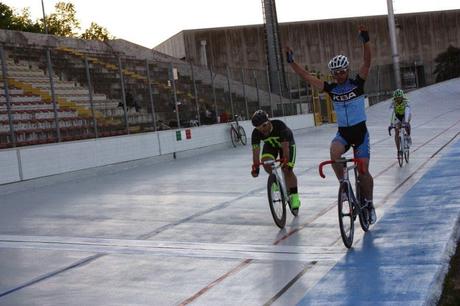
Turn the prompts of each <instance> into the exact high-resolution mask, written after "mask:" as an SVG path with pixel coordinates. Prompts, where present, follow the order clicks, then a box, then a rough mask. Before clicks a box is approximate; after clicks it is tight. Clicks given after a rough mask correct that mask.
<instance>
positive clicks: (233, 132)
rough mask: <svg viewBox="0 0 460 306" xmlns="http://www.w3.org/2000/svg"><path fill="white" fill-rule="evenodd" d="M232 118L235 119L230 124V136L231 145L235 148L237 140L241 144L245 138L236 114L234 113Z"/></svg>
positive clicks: (244, 141)
mask: <svg viewBox="0 0 460 306" xmlns="http://www.w3.org/2000/svg"><path fill="white" fill-rule="evenodd" d="M234 118H235V119H234V120H235V121H234V122H232V123H231V124H230V138H231V140H232V144H233V146H234V147H235V148H236V145H237V144H238V143H239V142H241V144H242V145H246V143H247V138H246V132H245V130H244V128H243V127H242V126H241V125H240V124H239V123H238V115H235V116H234Z"/></svg>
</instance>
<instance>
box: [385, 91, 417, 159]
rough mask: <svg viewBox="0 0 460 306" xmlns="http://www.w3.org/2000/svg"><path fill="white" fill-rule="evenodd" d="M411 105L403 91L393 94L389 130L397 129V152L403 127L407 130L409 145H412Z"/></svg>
mask: <svg viewBox="0 0 460 306" xmlns="http://www.w3.org/2000/svg"><path fill="white" fill-rule="evenodd" d="M410 119H411V112H410V105H409V100H408V99H407V98H406V95H405V94H404V91H403V90H402V89H396V90H395V91H394V92H393V101H392V103H391V105H390V126H389V127H388V129H391V128H394V129H395V143H396V150H398V149H399V130H400V129H401V127H403V128H405V129H406V132H407V135H409V137H408V138H407V142H408V145H409V146H410V145H412V139H411V137H410Z"/></svg>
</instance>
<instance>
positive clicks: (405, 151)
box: [388, 124, 410, 167]
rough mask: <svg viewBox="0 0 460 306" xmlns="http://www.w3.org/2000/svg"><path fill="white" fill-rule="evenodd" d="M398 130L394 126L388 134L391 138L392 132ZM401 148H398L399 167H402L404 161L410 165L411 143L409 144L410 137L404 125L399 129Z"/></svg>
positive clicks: (390, 127)
mask: <svg viewBox="0 0 460 306" xmlns="http://www.w3.org/2000/svg"><path fill="white" fill-rule="evenodd" d="M392 129H396V128H395V126H394V125H392V126H389V127H388V134H389V135H390V136H391V130H392ZM398 136H399V146H398V163H399V166H400V167H402V166H403V163H404V160H406V163H409V155H410V142H409V135H408V134H407V131H406V127H405V125H404V124H402V126H401V128H400V129H399V135H398Z"/></svg>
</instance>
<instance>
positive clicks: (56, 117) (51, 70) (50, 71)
mask: <svg viewBox="0 0 460 306" xmlns="http://www.w3.org/2000/svg"><path fill="white" fill-rule="evenodd" d="M41 1H42V12H43V25H44V26H45V34H48V26H47V24H46V15H45V5H44V4H43V0H41ZM46 61H47V64H48V76H49V79H50V89H51V102H52V103H53V112H54V122H55V125H56V138H57V141H58V142H61V131H60V128H59V118H58V111H57V104H56V96H55V94H54V81H53V67H52V65H51V54H50V48H49V47H48V46H47V47H46Z"/></svg>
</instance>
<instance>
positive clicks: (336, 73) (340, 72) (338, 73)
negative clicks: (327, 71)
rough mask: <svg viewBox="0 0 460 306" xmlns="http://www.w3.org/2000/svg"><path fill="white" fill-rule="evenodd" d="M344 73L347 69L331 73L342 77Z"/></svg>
mask: <svg viewBox="0 0 460 306" xmlns="http://www.w3.org/2000/svg"><path fill="white" fill-rule="evenodd" d="M345 73H347V69H339V70H334V71H332V74H333V75H342V74H345Z"/></svg>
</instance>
